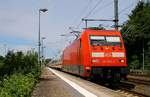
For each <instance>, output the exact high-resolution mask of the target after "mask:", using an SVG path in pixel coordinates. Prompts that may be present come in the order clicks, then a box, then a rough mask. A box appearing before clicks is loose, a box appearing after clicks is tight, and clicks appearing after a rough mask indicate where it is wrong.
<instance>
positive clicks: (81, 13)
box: [72, 0, 92, 24]
mask: <svg viewBox="0 0 150 97" xmlns="http://www.w3.org/2000/svg"><path fill="white" fill-rule="evenodd" d="M91 3H92V0H89V1H88V3H87V4H86V5H85V7H84V8H83V9H82V11H81V12H80V13H79V15H78V16H77V17H76V18H75V19H74V21H73V23H72V24H74V23H75V22H76V21H77V20H78V19H79V18H82V15H83V14H84V12H86V11H87V9H88V8H89V7H90V6H89V5H90V4H91Z"/></svg>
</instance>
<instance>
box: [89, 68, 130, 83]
mask: <svg viewBox="0 0 150 97" xmlns="http://www.w3.org/2000/svg"><path fill="white" fill-rule="evenodd" d="M91 73H92V79H93V80H96V81H100V82H102V83H104V84H111V85H112V84H114V83H115V84H116V83H119V82H120V80H122V79H127V78H126V77H127V74H128V70H127V69H126V68H123V67H122V68H121V67H92V72H91Z"/></svg>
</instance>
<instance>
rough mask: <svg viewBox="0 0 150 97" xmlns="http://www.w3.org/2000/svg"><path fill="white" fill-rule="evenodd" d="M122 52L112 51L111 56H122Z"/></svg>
mask: <svg viewBox="0 0 150 97" xmlns="http://www.w3.org/2000/svg"><path fill="white" fill-rule="evenodd" d="M124 56H125V55H124V53H123V52H112V57H124Z"/></svg>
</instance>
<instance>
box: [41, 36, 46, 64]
mask: <svg viewBox="0 0 150 97" xmlns="http://www.w3.org/2000/svg"><path fill="white" fill-rule="evenodd" d="M44 39H46V37H42V40H41V45H42V47H41V57H42V65H43V66H44V60H45V59H44V48H45V46H44Z"/></svg>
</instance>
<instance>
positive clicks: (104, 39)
mask: <svg viewBox="0 0 150 97" xmlns="http://www.w3.org/2000/svg"><path fill="white" fill-rule="evenodd" d="M90 43H91V45H92V46H121V40H120V37H119V36H90Z"/></svg>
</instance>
